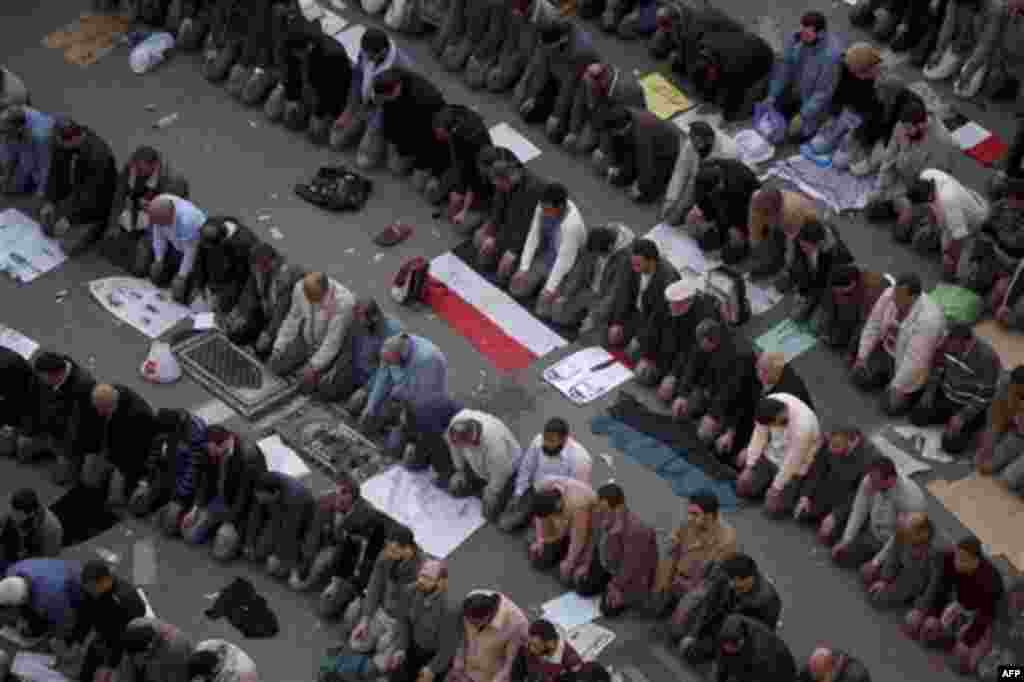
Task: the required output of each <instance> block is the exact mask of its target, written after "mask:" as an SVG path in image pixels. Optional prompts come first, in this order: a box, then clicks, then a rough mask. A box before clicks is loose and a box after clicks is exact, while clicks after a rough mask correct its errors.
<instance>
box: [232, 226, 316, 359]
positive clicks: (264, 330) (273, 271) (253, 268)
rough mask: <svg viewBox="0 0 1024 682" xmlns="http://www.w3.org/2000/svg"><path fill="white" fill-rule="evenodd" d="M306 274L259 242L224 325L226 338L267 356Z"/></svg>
mask: <svg viewBox="0 0 1024 682" xmlns="http://www.w3.org/2000/svg"><path fill="white" fill-rule="evenodd" d="M305 274H306V273H305V270H304V269H303V268H301V267H298V266H296V265H293V264H291V263H289V262H288V261H286V260H285V259H284V256H282V255H281V254H280V253H278V252H277V250H276V249H274V247H273V246H271V245H270V244H267V243H264V242H260V243H258V244H257V245H256V246H255V247H254V248H253V250H252V253H251V254H250V257H249V278H248V280H246V282H245V287H244V289H243V290H242V294H241V296H240V297H239V300H238V304H237V305H236V306H235V309H234V310H232V311H231V314H230V315H228V318H227V323H226V324H225V329H226V331H227V333H228V338H230V339H231V341H232V342H233V343H237V344H239V345H243V346H244V345H250V344H251V345H252V346H253V348H254V350H255V351H256V354H257V355H259V356H267V355H269V354H270V351H271V349H272V348H273V345H274V339H276V338H277V332H278V331H279V330H280V329H281V325H282V324H284V320H285V318H286V317H288V311H289V310H291V307H292V293H293V291H294V290H295V285H296V284H297V283H298V281H299V280H300V279H302V278H303V276H304V275H305Z"/></svg>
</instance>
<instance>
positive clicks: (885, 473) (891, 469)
mask: <svg viewBox="0 0 1024 682" xmlns="http://www.w3.org/2000/svg"><path fill="white" fill-rule="evenodd" d="M868 472H869V473H872V474H878V475H879V476H882V477H883V478H892V477H893V476H897V475H899V472H898V471H896V464H894V463H893V461H892V460H891V459H889V458H888V457H886V456H885V455H877V456H876V457H875V458H874V459H872V460H871V465H870V466H869V467H868Z"/></svg>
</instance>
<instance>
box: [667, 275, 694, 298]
mask: <svg viewBox="0 0 1024 682" xmlns="http://www.w3.org/2000/svg"><path fill="white" fill-rule="evenodd" d="M698 291H700V281H699V280H696V279H693V278H690V277H684V278H683V279H680V280H677V281H675V282H673V283H672V284H669V285H668V286H667V287H666V288H665V298H666V300H668V302H669V303H682V302H683V301H685V300H686V299H688V298H690V297H691V296H693V295H694V294H696V293H697V292H698Z"/></svg>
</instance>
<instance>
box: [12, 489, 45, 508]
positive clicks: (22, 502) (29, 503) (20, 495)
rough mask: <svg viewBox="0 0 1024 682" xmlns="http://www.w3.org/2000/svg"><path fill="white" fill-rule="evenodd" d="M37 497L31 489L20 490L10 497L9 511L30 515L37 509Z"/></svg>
mask: <svg viewBox="0 0 1024 682" xmlns="http://www.w3.org/2000/svg"><path fill="white" fill-rule="evenodd" d="M39 506H40V505H39V496H38V495H36V491H35V490H32V488H22V489H21V490H18V491H16V492H15V493H14V494H13V495H11V509H13V510H15V511H19V512H21V513H22V514H31V513H33V512H35V511H37V510H38V509H39Z"/></svg>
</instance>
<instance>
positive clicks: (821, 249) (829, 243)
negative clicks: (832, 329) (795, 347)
mask: <svg viewBox="0 0 1024 682" xmlns="http://www.w3.org/2000/svg"><path fill="white" fill-rule="evenodd" d="M795 241H796V244H794V247H795V248H794V249H793V258H792V261H791V262H790V264H789V267H788V268H787V271H786V273H785V277H787V278H788V280H789V284H790V285H791V286H792V288H793V289H794V290H795V291H796V300H795V301H794V302H793V312H792V313H791V315H790V316H791V317H792V318H793V319H794V320H796V321H798V322H804V321H806V320H808V319H810V317H811V315H813V314H814V312H815V311H816V310H817V309H818V304H819V303H821V301H822V299H823V298H824V297H825V296H826V295H827V294H828V292H829V281H830V280H831V277H832V273H833V272H834V271H835V270H836V269H837V268H838V267H839V266H841V265H848V264H850V263H852V262H853V255H852V254H851V253H850V251H849V249H847V248H846V245H845V244H844V243H843V240H842V239H841V238H840V237H839V232H838V230H836V229H835V227H833V226H832V225H828V226H826V225H823V224H822V223H820V222H819V221H817V220H811V221H809V222H806V223H804V225H803V227H801V228H800V232H799V234H798V235H797V237H796V240H795Z"/></svg>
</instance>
